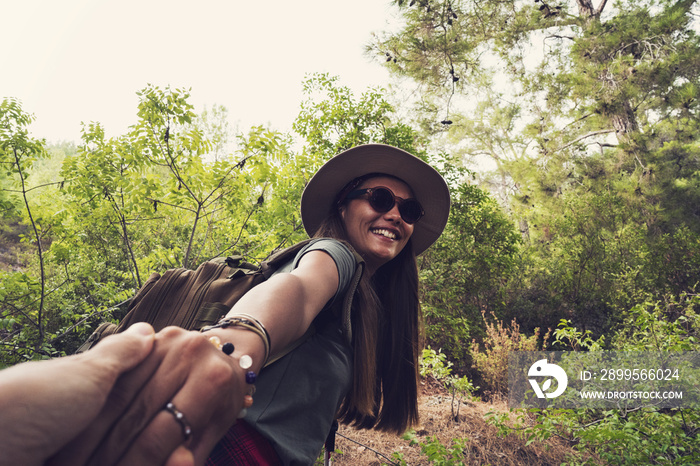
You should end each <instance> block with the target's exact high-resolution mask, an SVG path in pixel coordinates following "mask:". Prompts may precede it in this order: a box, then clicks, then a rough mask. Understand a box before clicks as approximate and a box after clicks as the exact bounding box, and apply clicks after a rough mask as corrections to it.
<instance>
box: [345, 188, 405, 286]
mask: <svg viewBox="0 0 700 466" xmlns="http://www.w3.org/2000/svg"><path fill="white" fill-rule="evenodd" d="M377 186H384V187H386V188H389V189H390V190H391V191H393V193H394V195H396V196H397V197H400V198H403V199H408V198H410V197H413V196H412V193H411V189H410V188H409V186H408V185H407V184H406V183H404V182H403V181H401V180H399V179H396V178H392V177H390V176H377V177H375V178H370V179H367V180H365V181H364V182H363V183H362V184H361V185H359V186H358V187H357V188H356V189H366V188H375V187H377ZM340 216H341V218H342V219H343V223H344V224H345V230H346V231H347V234H348V240H349V241H350V244H352V246H353V247H354V248H355V250H356V251H357V252H358V253H359V254H360V255H361V256H362V257H363V258H364V259H365V261H366V263H367V268H368V271H369V272H370V273H374V272H375V271H376V270H377V269H378V268H379V267H381V266H382V265H384V264H386V263H387V262H389V261H390V260H392V259H393V258H395V257H396V256H397V255H398V254H399V253H400V252H401V251H402V250H403V248H404V247H405V246H406V243H408V240H409V238H410V237H411V234H413V225H411V224H408V223H406V222H405V221H404V220H403V219H402V218H401V215H400V214H399V206H398V204H394V207H392V208H391V210H389V211H388V212H377V211H376V210H374V209H373V208H372V206H371V205H370V203H369V201H368V200H367V197H366V196H362V197H359V198H356V199H351V200H348V201H347V202H345V203H344V204H343V205H342V206H341V207H340Z"/></svg>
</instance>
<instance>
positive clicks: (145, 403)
mask: <svg viewBox="0 0 700 466" xmlns="http://www.w3.org/2000/svg"><path fill="white" fill-rule="evenodd" d="M210 336H211V335H209V333H207V334H201V333H199V332H194V331H186V330H183V329H180V328H177V327H168V328H165V329H163V330H162V331H160V332H158V333H157V334H155V333H154V332H153V329H152V328H151V327H150V326H149V325H148V324H143V323H140V324H135V325H133V326H132V327H130V328H129V329H127V330H126V331H125V332H123V333H120V334H117V335H113V336H110V337H107V338H105V339H104V341H102V342H100V343H99V344H98V345H97V346H96V347H95V348H93V349H91V350H90V351H87V352H86V353H83V354H80V355H75V356H69V357H65V358H59V359H54V360H51V361H41V362H31V363H25V364H20V365H18V366H15V367H12V368H10V369H7V370H5V371H2V372H0V411H1V412H3V416H2V420H0V433H2V434H3V435H2V436H3V437H4V439H0V450H1V451H3V455H2V457H3V458H4V459H3V458H0V465H4V464H8V465H9V464H24V465H34V464H35V465H41V464H47V465H51V466H57V465H100V466H103V465H104V466H108V465H137V466H138V465H157V464H165V465H167V466H185V465H187V466H190V465H203V464H204V463H205V461H206V458H207V457H208V455H209V452H210V451H211V450H212V448H213V447H214V446H215V445H216V443H217V442H218V441H219V439H220V438H221V437H223V435H224V434H225V433H226V431H227V430H228V428H229V427H230V426H231V425H232V424H233V423H234V422H235V420H236V417H237V415H238V413H239V412H240V411H241V409H242V408H243V403H244V395H245V393H246V390H247V388H246V382H245V375H244V372H245V371H244V370H243V369H241V367H240V366H239V364H238V358H240V356H241V354H242V353H241V352H239V351H238V350H236V352H234V354H233V355H226V354H224V353H223V352H222V351H220V350H218V349H217V348H216V347H215V346H214V345H212V344H211V342H210V341H209V337H210ZM230 336H231V335H230V334H226V332H224V334H222V335H221V337H222V339H223V338H228V337H230ZM244 340H245V335H244ZM258 345H259V342H258ZM243 346H244V347H245V342H244V345H243ZM255 370H259V366H257V365H256V367H255ZM166 406H167V407H168V409H166ZM7 452H9V453H7Z"/></svg>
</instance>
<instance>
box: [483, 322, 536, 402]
mask: <svg viewBox="0 0 700 466" xmlns="http://www.w3.org/2000/svg"><path fill="white" fill-rule="evenodd" d="M481 315H482V318H483V319H484V324H485V327H486V338H484V342H483V349H484V352H483V353H482V352H480V345H479V343H477V341H476V340H472V346H471V349H470V354H471V357H472V361H473V367H474V368H476V369H477V370H478V371H479V373H480V375H481V377H482V378H483V380H484V382H485V383H486V384H487V387H488V388H489V389H490V390H491V391H493V392H494V393H498V394H501V395H505V394H506V391H507V390H508V353H509V352H511V351H537V350H538V340H539V337H540V329H539V328H537V329H535V334H534V335H532V336H530V337H526V336H524V335H523V334H521V333H520V326H519V325H518V323H517V322H516V321H515V319H513V320H512V321H511V324H510V327H506V326H504V324H503V321H501V320H499V319H498V318H497V317H496V316H494V315H493V313H492V314H491V318H492V320H493V322H489V321H488V320H487V319H486V313H485V312H483V311H482V313H481ZM548 339H549V332H547V334H545V336H544V339H543V343H542V346H541V347H545V346H546V344H547V340H548Z"/></svg>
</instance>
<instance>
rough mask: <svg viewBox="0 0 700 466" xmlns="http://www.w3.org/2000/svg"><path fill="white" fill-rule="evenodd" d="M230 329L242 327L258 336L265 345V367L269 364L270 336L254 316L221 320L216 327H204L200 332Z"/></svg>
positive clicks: (243, 315)
mask: <svg viewBox="0 0 700 466" xmlns="http://www.w3.org/2000/svg"><path fill="white" fill-rule="evenodd" d="M228 327H241V328H244V329H246V330H250V331H251V332H253V333H255V334H257V335H258V336H259V337H260V339H261V340H262V341H263V345H264V346H265V359H264V360H263V365H264V364H265V363H266V362H267V360H268V359H269V357H270V346H271V343H270V334H269V333H267V329H266V328H265V326H264V325H263V324H262V323H261V322H260V321H259V320H258V319H256V318H255V317H253V316H250V315H248V314H237V315H235V316H231V317H226V318H223V319H221V320H220V321H219V322H218V323H216V324H215V325H208V326H206V327H202V329H201V330H200V332H207V331H209V330H213V329H215V328H228Z"/></svg>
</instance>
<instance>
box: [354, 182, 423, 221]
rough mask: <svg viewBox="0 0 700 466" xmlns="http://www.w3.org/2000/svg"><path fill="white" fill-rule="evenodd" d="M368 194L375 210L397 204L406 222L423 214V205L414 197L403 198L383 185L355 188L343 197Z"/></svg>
mask: <svg viewBox="0 0 700 466" xmlns="http://www.w3.org/2000/svg"><path fill="white" fill-rule="evenodd" d="M367 194H368V195H369V197H368V198H367V199H368V200H369V205H370V206H371V207H372V208H373V209H374V210H376V211H377V212H380V213H384V212H389V211H390V210H391V209H393V208H394V205H395V204H398V205H399V214H401V218H402V219H403V221H404V222H406V223H408V224H413V223H416V222H417V221H418V220H420V218H421V217H422V216H423V215H425V212H424V211H423V207H422V206H421V205H420V202H418V201H417V200H416V199H414V198H410V199H403V198H401V197H398V196H396V195H394V193H393V192H392V191H391V189H389V188H387V187H384V186H376V187H374V188H365V189H357V190H355V191H351V192H350V193H348V195H347V196H345V199H346V200H347V199H356V198H358V197H361V196H364V195H367Z"/></svg>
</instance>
